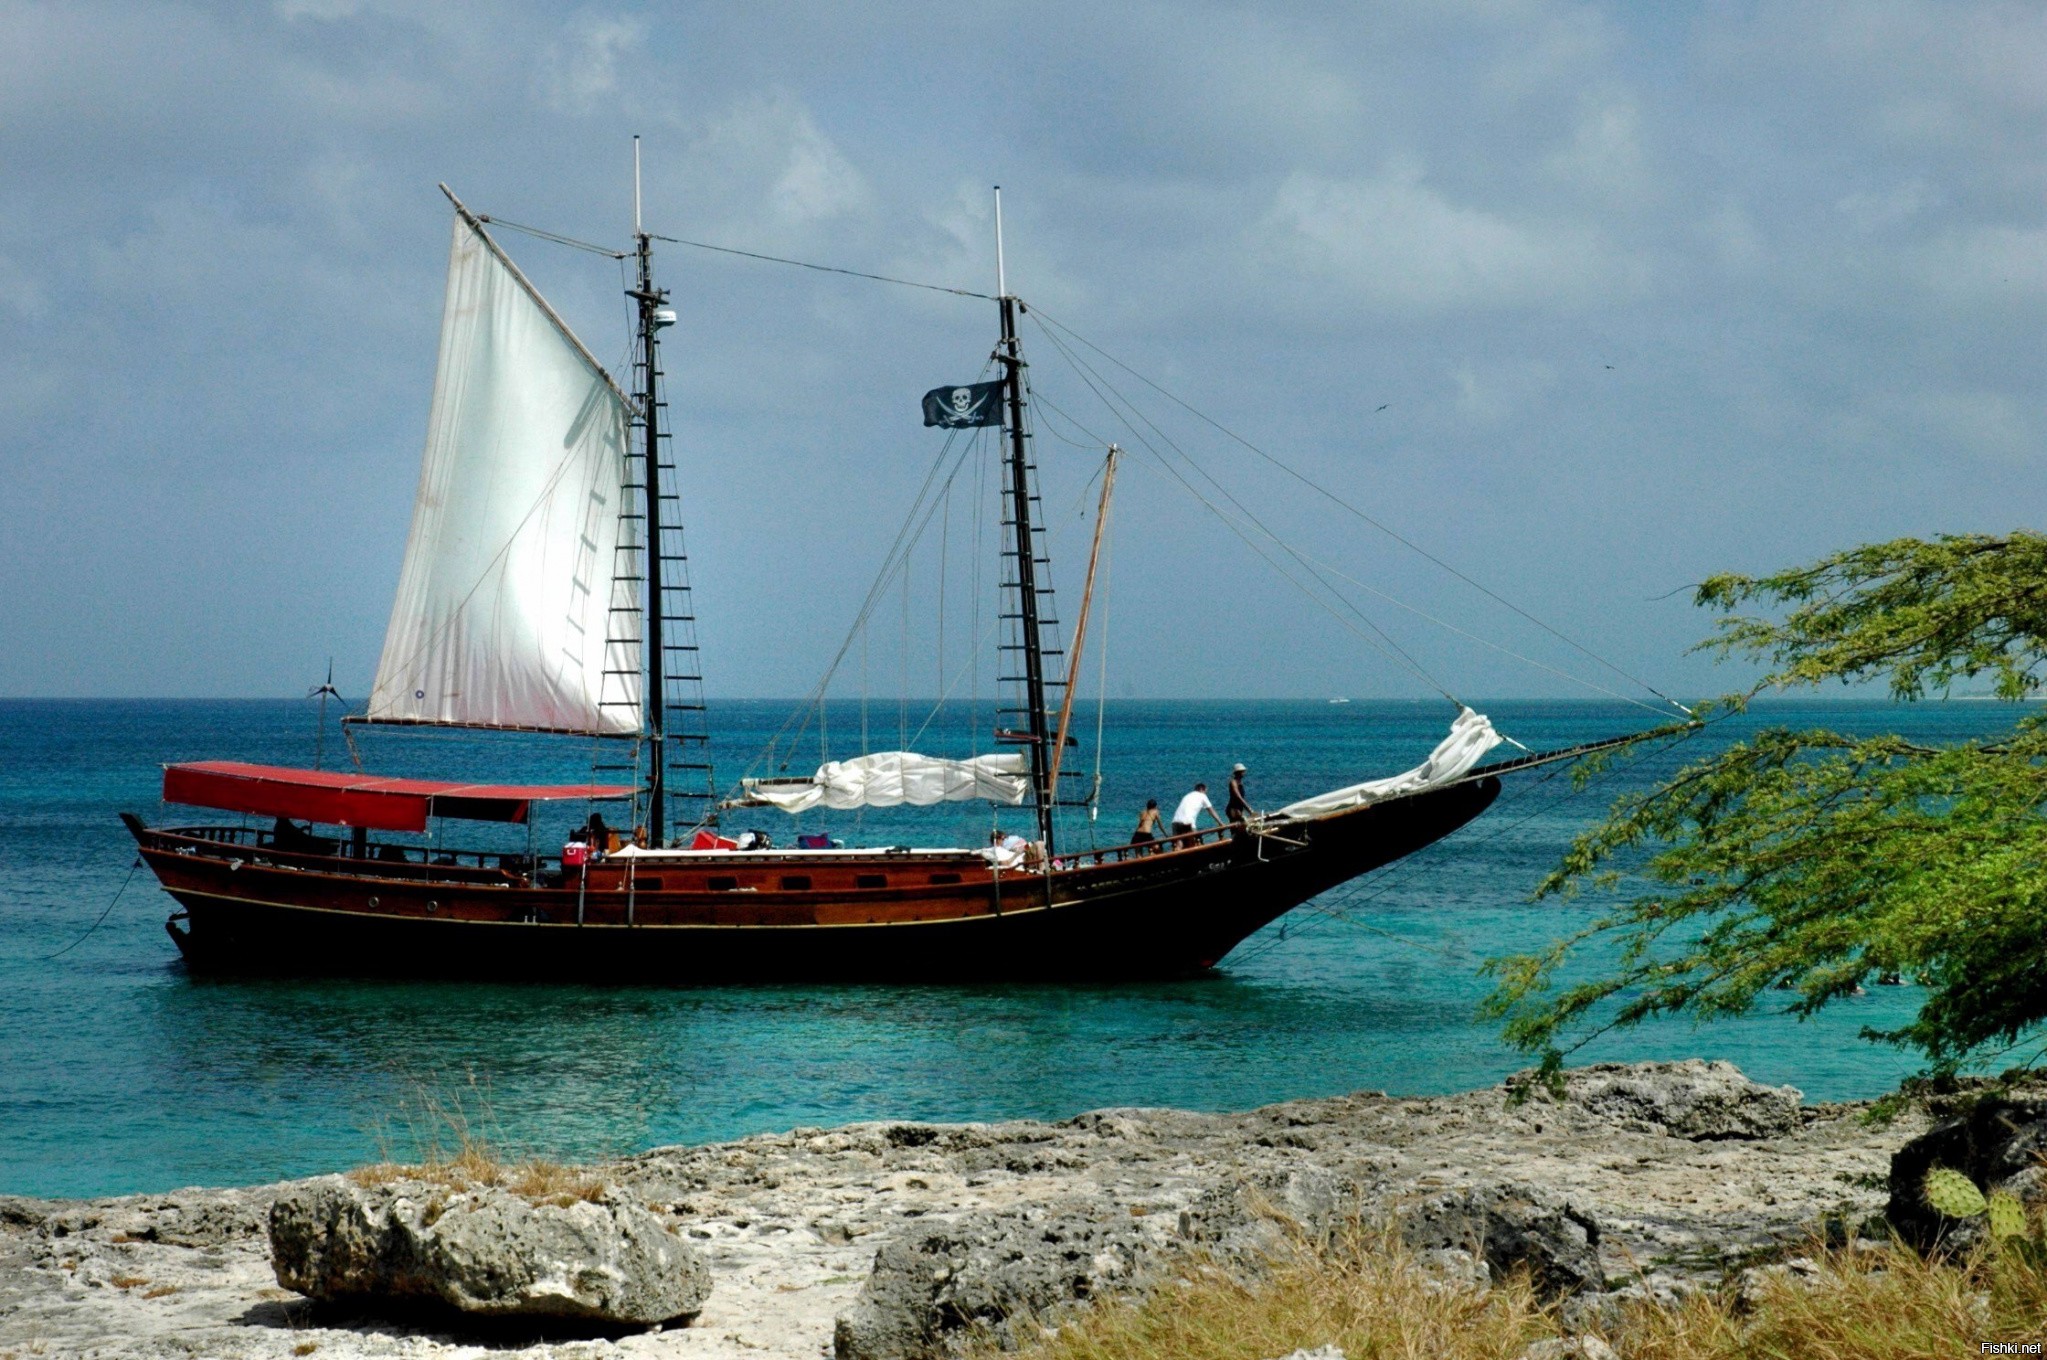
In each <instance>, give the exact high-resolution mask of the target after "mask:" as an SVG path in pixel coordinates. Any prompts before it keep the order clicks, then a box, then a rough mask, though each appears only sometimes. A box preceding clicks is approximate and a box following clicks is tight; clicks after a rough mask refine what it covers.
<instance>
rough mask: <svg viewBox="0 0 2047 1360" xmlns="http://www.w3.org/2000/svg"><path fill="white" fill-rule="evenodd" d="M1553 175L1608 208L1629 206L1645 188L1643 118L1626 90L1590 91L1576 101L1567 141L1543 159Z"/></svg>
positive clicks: (1640, 198) (1645, 161)
mask: <svg viewBox="0 0 2047 1360" xmlns="http://www.w3.org/2000/svg"><path fill="white" fill-rule="evenodd" d="M1546 168H1547V169H1548V171H1549V173H1550V174H1551V176H1552V177H1554V178H1556V179H1558V180H1561V181H1563V182H1565V183H1567V184H1571V185H1575V186H1577V187H1579V188H1582V189H1585V190H1586V191H1588V192H1590V193H1591V194H1593V195H1594V196H1595V197H1597V198H1598V199H1601V200H1603V201H1604V202H1605V203H1607V204H1608V205H1610V206H1612V207H1619V208H1626V207H1633V206H1635V205H1637V204H1638V203H1640V201H1641V200H1642V199H1643V198H1644V197H1645V196H1646V195H1647V193H1648V191H1649V183H1648V165H1647V158H1646V155H1645V153H1644V151H1643V148H1642V117H1641V111H1640V110H1639V109H1638V108H1637V107H1636V105H1635V101H1634V100H1633V99H1631V98H1628V97H1627V96H1625V95H1617V94H1609V95H1605V96H1601V97H1596V98H1595V97H1591V96H1588V97H1586V98H1585V99H1583V100H1582V101H1581V102H1580V106H1579V110H1578V118H1577V121H1576V123H1575V124H1574V125H1573V127H1572V129H1571V140H1570V141H1569V143H1567V144H1566V145H1565V146H1563V147H1561V148H1559V149H1557V150H1556V151H1553V152H1552V153H1551V154H1550V156H1549V158H1548V160H1547V163H1546Z"/></svg>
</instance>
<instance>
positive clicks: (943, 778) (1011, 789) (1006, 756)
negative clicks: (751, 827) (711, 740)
mask: <svg viewBox="0 0 2047 1360" xmlns="http://www.w3.org/2000/svg"><path fill="white" fill-rule="evenodd" d="M1029 771H1030V762H1029V761H1028V760H1026V759H1025V758H1024V757H1023V756H1022V755H1020V754H1016V753H1013V752H1002V753H999V754H996V755H987V756H975V757H974V758H973V759H971V760H945V759H942V758H940V757H938V756H920V755H918V754H917V753H916V752H914V751H877V752H875V753H874V754H873V755H867V756H860V757H858V758H856V759H853V760H833V761H828V762H826V763H825V764H823V765H821V766H819V767H818V771H817V773H816V774H814V775H812V776H811V777H810V778H808V779H748V780H745V781H743V787H744V789H745V791H746V798H745V800H744V801H745V802H747V803H750V804H761V805H765V806H768V807H778V808H780V809H782V811H784V812H804V811H807V810H809V809H811V808H814V807H828V808H860V807H896V806H898V805H899V804H902V803H909V804H911V805H912V806H914V807H929V806H931V804H933V803H958V802H967V801H970V800H973V799H984V800H986V801H988V802H991V803H1021V802H1022V801H1023V800H1024V795H1025V794H1026V793H1028V792H1029V791H1030V776H1029Z"/></svg>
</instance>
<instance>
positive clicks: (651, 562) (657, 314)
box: [626, 137, 675, 846]
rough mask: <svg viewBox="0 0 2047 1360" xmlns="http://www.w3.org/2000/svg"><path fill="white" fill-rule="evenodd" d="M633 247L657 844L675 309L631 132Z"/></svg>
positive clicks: (660, 833) (647, 700)
mask: <svg viewBox="0 0 2047 1360" xmlns="http://www.w3.org/2000/svg"><path fill="white" fill-rule="evenodd" d="M633 253H634V257H635V259H636V260H637V261H638V264H639V272H638V278H637V281H636V284H635V286H634V287H633V288H631V289H629V290H628V291H627V294H626V296H628V297H630V298H632V299H633V300H634V301H635V302H637V303H639V306H640V354H641V356H642V359H643V360H644V362H643V363H642V364H641V365H640V374H641V379H642V381H641V387H640V392H639V398H640V429H641V432H642V433H643V434H644V435H645V436H646V441H647V442H646V458H645V464H646V479H645V482H644V484H643V485H644V490H645V497H646V514H647V519H646V526H647V545H646V550H645V551H644V552H643V553H642V554H641V558H642V560H643V561H644V562H645V563H646V567H647V572H646V575H647V583H646V585H647V607H646V612H645V614H644V615H643V617H644V618H645V619H646V655H647V678H646V686H645V688H644V689H643V690H642V695H643V698H642V699H641V703H640V712H641V715H642V716H641V722H642V724H643V733H644V736H645V738H646V742H647V754H648V775H647V842H648V844H649V845H654V846H659V845H660V844H662V843H663V842H664V841H665V840H666V839H667V837H668V788H667V784H668V733H667V726H668V724H667V715H668V704H667V695H668V678H667V675H666V666H665V662H666V661H667V652H666V651H665V650H664V649H663V645H662V642H663V640H662V636H661V615H662V613H663V612H664V611H663V609H662V603H663V598H664V597H663V596H662V594H661V557H662V552H661V541H662V538H661V403H660V395H659V392H658V390H657V381H656V378H657V375H658V374H659V373H660V371H661V370H660V365H659V364H658V363H657V362H656V361H655V351H656V348H657V346H658V345H659V343H660V339H659V337H660V332H661V328H662V327H663V326H665V325H672V324H674V321H675V313H674V312H673V311H672V310H670V309H668V308H666V307H664V306H662V304H663V303H665V302H666V301H667V300H668V293H667V290H665V289H661V288H656V287H655V286H654V243H653V238H652V237H651V236H649V235H648V234H647V232H646V229H645V228H644V227H643V226H642V225H641V222H640V139H639V138H638V137H635V138H633Z"/></svg>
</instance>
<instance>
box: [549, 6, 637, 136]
mask: <svg viewBox="0 0 2047 1360" xmlns="http://www.w3.org/2000/svg"><path fill="white" fill-rule="evenodd" d="M646 36H647V30H646V25H645V24H643V23H641V22H640V21H639V20H638V19H635V18H629V17H624V16H605V15H597V14H583V15H578V16H577V17H575V18H574V19H571V20H569V22H568V23H566V24H564V25H563V26H562V32H561V36H560V37H559V38H557V39H556V40H555V42H554V43H553V44H552V45H551V46H550V47H549V48H548V50H547V53H546V56H545V58H544V62H543V66H542V72H541V84H542V88H543V90H544V92H545V95H546V101H547V106H548V107H549V108H551V109H554V110H555V111H556V112H559V113H587V112H589V111H590V110H591V109H593V108H595V107H596V106H597V104H598V102H599V101H600V100H602V99H603V98H604V97H605V96H606V95H609V94H611V93H613V92H614V91H616V90H617V89H618V67H619V63H620V61H621V60H623V59H624V58H625V57H627V56H630V55H631V54H632V53H633V52H634V51H635V50H637V49H638V48H639V47H640V45H641V44H642V42H644V41H645V39H646Z"/></svg>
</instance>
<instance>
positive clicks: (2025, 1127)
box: [1884, 1095, 2047, 1251]
mask: <svg viewBox="0 0 2047 1360" xmlns="http://www.w3.org/2000/svg"><path fill="white" fill-rule="evenodd" d="M2043 1155H2047V1098H2040V1097H2013V1096H2001V1095H1991V1096H1986V1097H1984V1098H1983V1099H1981V1100H1978V1101H1976V1102H1975V1103H1974V1104H1973V1105H1971V1106H1969V1107H1968V1108H1967V1109H1966V1110H1964V1111H1963V1112H1962V1113H1961V1114H1959V1115H1956V1116H1955V1117H1953V1118H1950V1119H1944V1120H1942V1121H1941V1122H1940V1123H1938V1124H1935V1125H1934V1126H1933V1127H1932V1128H1930V1129H1928V1130H1927V1131H1926V1132H1925V1133H1923V1134H1921V1135H1919V1136H1918V1137H1917V1138H1914V1139H1912V1140H1911V1141H1910V1142H1908V1143H1906V1144H1905V1145H1904V1146H1903V1147H1901V1148H1899V1149H1898V1150H1897V1151H1896V1152H1894V1153H1892V1154H1891V1178H1890V1190H1891V1198H1890V1203H1889V1204H1888V1205H1886V1206H1885V1209H1884V1216H1885V1217H1886V1218H1888V1219H1889V1220H1890V1222H1891V1226H1892V1227H1893V1228H1896V1229H1897V1231H1898V1236H1899V1237H1901V1238H1903V1239H1904V1240H1905V1241H1907V1242H1909V1243H1911V1244H1912V1245H1913V1246H1915V1247H1917V1248H1919V1249H1920V1250H1922V1251H1924V1250H1928V1249H1930V1248H1932V1247H1934V1246H1935V1245H1937V1244H1941V1243H1946V1244H1947V1245H1949V1246H1961V1245H1964V1244H1965V1243H1966V1242H1968V1241H1970V1240H1973V1238H1974V1236H1975V1234H1976V1232H1977V1231H1978V1229H1977V1226H1976V1223H1975V1221H1973V1220H1967V1219H1963V1220H1956V1219H1952V1218H1944V1217H1943V1216H1942V1215H1941V1214H1940V1213H1939V1212H1938V1211H1937V1210H1935V1209H1934V1207H1933V1206H1932V1205H1930V1204H1928V1203H1927V1202H1926V1196H1925V1193H1924V1186H1925V1184H1926V1173H1927V1172H1928V1171H1930V1170H1931V1169H1932V1168H1934V1167H1936V1166H1945V1167H1951V1168H1953V1169H1954V1170H1956V1171H1959V1172H1961V1173H1962V1174H1963V1175H1965V1176H1967V1177H1969V1179H1971V1180H1973V1181H1975V1182H1976V1184H1977V1185H1979V1186H1981V1187H1982V1188H1983V1189H1984V1190H1985V1191H1986V1192H1987V1191H1990V1190H2006V1191H2009V1192H2011V1193H2012V1194H2015V1195H2017V1196H2019V1198H2020V1199H2022V1200H2027V1201H2029V1202H2031V1201H2036V1200H2037V1199H2039V1198H2040V1197H2041V1194H2042V1187H2041V1185H2040V1182H2041V1179H2042V1178H2041V1175H2040V1172H2039V1170H2038V1168H2039V1166H2040V1164H2041V1160H2042V1157H2043Z"/></svg>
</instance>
